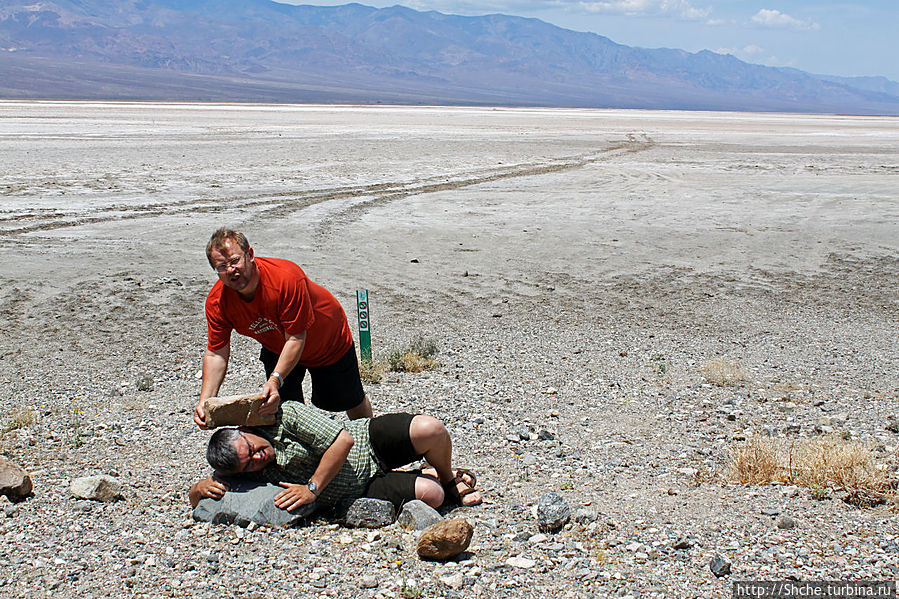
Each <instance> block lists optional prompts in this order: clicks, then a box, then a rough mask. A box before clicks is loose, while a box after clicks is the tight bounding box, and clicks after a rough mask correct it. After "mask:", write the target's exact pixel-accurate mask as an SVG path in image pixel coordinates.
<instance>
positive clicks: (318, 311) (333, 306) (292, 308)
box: [206, 256, 353, 367]
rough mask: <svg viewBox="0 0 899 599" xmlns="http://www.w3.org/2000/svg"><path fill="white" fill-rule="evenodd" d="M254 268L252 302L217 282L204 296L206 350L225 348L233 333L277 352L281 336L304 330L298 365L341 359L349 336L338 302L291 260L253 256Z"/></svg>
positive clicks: (348, 346) (281, 342)
mask: <svg viewBox="0 0 899 599" xmlns="http://www.w3.org/2000/svg"><path fill="white" fill-rule="evenodd" d="M256 266H257V267H258V268H259V286H258V287H257V288H256V295H255V296H254V297H253V300H252V301H249V302H247V301H244V300H243V299H242V298H241V297H240V295H239V294H238V293H237V292H236V291H234V290H233V289H231V288H229V287H225V285H224V284H223V283H222V282H221V281H216V283H215V285H213V287H212V291H210V292H209V295H208V296H207V298H206V324H207V326H208V330H209V344H208V345H207V347H208V348H209V349H210V350H213V351H214V350H217V349H220V348H222V347H224V346H226V345H228V344H229V343H230V342H231V331H232V330H235V331H237V332H238V333H240V334H241V335H246V336H247V337H252V338H253V339H255V340H256V341H258V342H259V343H261V344H262V345H263V346H264V347H265V348H266V349H268V350H270V351H273V352H275V353H276V354H280V353H281V350H282V349H284V334H285V332H286V333H289V334H291V335H298V334H300V333H302V332H303V331H306V344H305V345H304V346H303V353H302V354H301V355H300V361H299V364H300V365H302V366H313V367H314V366H330V365H331V364H334V363H335V362H337V360H339V359H340V358H342V357H343V356H344V354H346V352H347V351H348V350H349V349H350V347H352V345H353V336H352V334H351V333H350V327H349V324H348V323H347V320H346V314H345V313H344V311H343V308H342V307H341V305H340V302H338V301H337V299H335V297H334V296H333V295H331V293H330V292H329V291H328V290H327V289H325V288H324V287H322V286H320V285H316V284H315V283H313V282H312V281H310V280H309V278H308V277H307V276H306V273H304V272H303V269H301V268H300V267H299V266H297V265H296V264H294V263H293V262H291V261H289V260H280V259H278V258H263V257H259V256H257V257H256Z"/></svg>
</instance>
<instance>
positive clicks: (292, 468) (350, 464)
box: [254, 401, 384, 505]
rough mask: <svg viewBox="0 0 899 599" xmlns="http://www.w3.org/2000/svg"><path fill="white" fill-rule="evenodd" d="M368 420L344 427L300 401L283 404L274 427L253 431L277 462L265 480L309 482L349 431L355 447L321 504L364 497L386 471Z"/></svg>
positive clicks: (350, 423) (327, 489)
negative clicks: (374, 446) (371, 483)
mask: <svg viewBox="0 0 899 599" xmlns="http://www.w3.org/2000/svg"><path fill="white" fill-rule="evenodd" d="M369 420H370V419H369V418H359V419H357V420H351V421H349V422H347V423H346V424H345V425H342V424H341V423H340V422H337V421H336V420H334V419H332V418H330V417H328V416H326V415H325V414H324V413H322V412H321V411H319V410H317V409H315V408H311V407H309V406H307V405H306V404H302V403H300V402H298V401H286V402H284V403H282V404H281V409H280V410H279V411H278V416H277V421H276V422H275V424H274V425H272V426H258V427H254V432H256V433H257V434H258V435H259V436H261V437H265V438H266V439H267V440H268V441H269V442H270V443H271V444H272V447H273V448H274V449H275V461H274V462H273V463H272V464H269V465H268V466H266V468H265V469H264V470H262V472H261V474H262V476H263V478H265V479H266V480H268V481H270V482H274V483H279V482H286V483H307V482H309V478H310V477H311V476H312V474H313V473H314V472H315V469H316V468H318V464H319V462H320V461H321V457H322V454H324V453H325V451H327V449H328V448H329V447H330V446H331V444H332V443H333V442H334V440H335V439H336V438H337V435H339V434H340V431H342V430H344V429H346V431H347V432H348V433H350V434H351V435H352V436H353V441H354V443H353V448H352V449H351V450H350V455H349V456H347V460H346V462H345V463H344V464H343V467H342V468H341V469H340V472H338V473H337V476H335V477H334V480H332V481H331V482H330V483H329V484H328V486H327V487H325V489H324V491H322V494H321V495H319V497H318V503H319V505H334V504H335V503H337V501H338V500H340V499H342V498H344V497H349V498H356V497H361V496H362V494H363V493H364V492H365V488H366V487H367V486H368V483H369V481H371V479H372V478H374V477H375V476H377V475H379V474H383V472H384V471H383V469H382V467H381V464H380V463H378V460H377V459H376V458H375V454H374V451H373V450H372V448H371V443H369V440H368V423H369Z"/></svg>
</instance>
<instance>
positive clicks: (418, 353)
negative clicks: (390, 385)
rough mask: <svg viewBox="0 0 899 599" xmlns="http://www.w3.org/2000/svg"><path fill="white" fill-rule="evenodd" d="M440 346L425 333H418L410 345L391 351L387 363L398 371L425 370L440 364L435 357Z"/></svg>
mask: <svg viewBox="0 0 899 599" xmlns="http://www.w3.org/2000/svg"><path fill="white" fill-rule="evenodd" d="M438 351H439V347H438V345H437V342H436V341H434V340H433V339H430V338H427V337H425V336H424V335H420V334H419V335H416V336H415V337H413V338H412V340H411V341H409V345H408V347H405V348H403V349H398V350H394V351H392V352H390V354H388V355H387V363H388V365H389V366H390V369H391V370H395V371H397V372H423V371H425V370H432V369H434V368H436V367H437V366H439V365H440V362H439V361H438V360H437V359H436V358H435V357H434V356H436V355H437V352H438Z"/></svg>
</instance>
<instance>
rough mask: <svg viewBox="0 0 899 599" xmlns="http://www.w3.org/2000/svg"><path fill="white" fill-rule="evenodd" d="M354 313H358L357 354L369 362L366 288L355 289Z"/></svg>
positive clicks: (369, 343)
mask: <svg viewBox="0 0 899 599" xmlns="http://www.w3.org/2000/svg"><path fill="white" fill-rule="evenodd" d="M356 313H357V314H358V315H359V355H360V356H362V360H363V361H364V362H369V363H371V326H370V324H369V321H368V317H369V311H368V289H357V290H356Z"/></svg>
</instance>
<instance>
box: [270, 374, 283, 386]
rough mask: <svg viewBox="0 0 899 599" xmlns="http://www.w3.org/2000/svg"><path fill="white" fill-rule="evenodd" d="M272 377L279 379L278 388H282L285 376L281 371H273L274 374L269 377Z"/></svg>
mask: <svg viewBox="0 0 899 599" xmlns="http://www.w3.org/2000/svg"><path fill="white" fill-rule="evenodd" d="M272 377H275V378H276V379H278V389H280V388H281V387H283V386H284V377H283V376H281V373H280V372H277V371H275V372H272V374H271V375H270V376H269V377H268V378H272Z"/></svg>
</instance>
